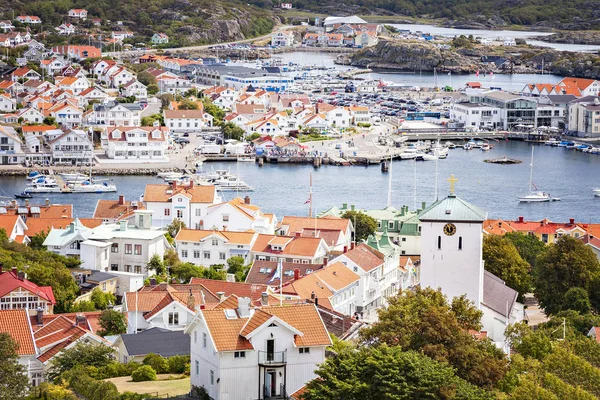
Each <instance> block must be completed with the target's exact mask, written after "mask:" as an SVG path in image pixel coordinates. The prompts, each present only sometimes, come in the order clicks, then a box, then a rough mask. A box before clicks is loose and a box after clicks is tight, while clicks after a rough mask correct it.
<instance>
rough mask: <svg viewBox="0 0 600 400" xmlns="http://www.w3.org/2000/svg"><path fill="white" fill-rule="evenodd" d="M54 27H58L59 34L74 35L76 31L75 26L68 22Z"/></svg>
mask: <svg viewBox="0 0 600 400" xmlns="http://www.w3.org/2000/svg"><path fill="white" fill-rule="evenodd" d="M54 29H56V31H57V32H58V34H59V35H73V34H74V33H75V26H73V24H70V23H68V22H67V23H64V24H61V25H59V26H57V27H56V28H54Z"/></svg>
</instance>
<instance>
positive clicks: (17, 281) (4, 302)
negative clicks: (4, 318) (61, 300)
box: [0, 264, 56, 315]
mask: <svg viewBox="0 0 600 400" xmlns="http://www.w3.org/2000/svg"><path fill="white" fill-rule="evenodd" d="M55 304H56V299H55V298H54V292H53V291H52V288H51V287H50V286H38V285H36V284H35V283H33V282H31V281H28V280H27V275H26V274H25V272H22V271H21V272H18V271H17V269H16V268H13V269H11V270H6V271H3V269H2V265H1V264H0V310H14V309H24V310H26V312H27V314H28V315H36V314H37V313H38V311H39V312H41V313H42V314H53V313H54V305H55Z"/></svg>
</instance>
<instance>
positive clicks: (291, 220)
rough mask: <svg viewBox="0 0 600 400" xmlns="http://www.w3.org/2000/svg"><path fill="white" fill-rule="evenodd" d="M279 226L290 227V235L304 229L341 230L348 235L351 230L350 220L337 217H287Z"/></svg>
mask: <svg viewBox="0 0 600 400" xmlns="http://www.w3.org/2000/svg"><path fill="white" fill-rule="evenodd" d="M279 225H280V226H288V232H289V234H290V235H292V234H294V233H296V232H301V231H302V230H303V229H327V230H339V231H342V232H344V233H346V232H347V231H348V229H349V228H350V220H348V219H343V218H336V217H325V218H310V217H290V216H285V217H283V220H282V221H281V223H280V224H279Z"/></svg>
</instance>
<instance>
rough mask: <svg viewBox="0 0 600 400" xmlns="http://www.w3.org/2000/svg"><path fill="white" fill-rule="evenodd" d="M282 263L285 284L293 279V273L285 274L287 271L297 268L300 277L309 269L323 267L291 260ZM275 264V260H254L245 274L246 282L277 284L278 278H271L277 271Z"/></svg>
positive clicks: (314, 269) (311, 270)
mask: <svg viewBox="0 0 600 400" xmlns="http://www.w3.org/2000/svg"><path fill="white" fill-rule="evenodd" d="M282 264H283V284H286V283H288V282H290V281H291V280H293V279H294V275H293V274H291V273H290V274H286V272H288V271H294V270H295V269H298V274H299V275H300V277H302V276H304V275H306V274H307V271H309V270H310V272H313V271H316V270H318V269H319V268H322V267H323V266H322V265H321V264H299V263H291V262H284V263H282ZM277 265H278V262H277V261H261V260H254V262H253V263H252V266H251V267H250V271H248V275H247V276H246V283H255V284H256V283H258V284H261V285H271V286H279V279H277V278H275V279H273V280H271V279H272V278H274V275H275V274H276V272H277ZM261 271H262V272H261Z"/></svg>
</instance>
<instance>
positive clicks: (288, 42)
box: [271, 31, 294, 47]
mask: <svg viewBox="0 0 600 400" xmlns="http://www.w3.org/2000/svg"><path fill="white" fill-rule="evenodd" d="M293 44H294V33H293V32H290V31H279V32H275V33H273V34H271V46H283V47H289V46H292V45H293Z"/></svg>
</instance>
